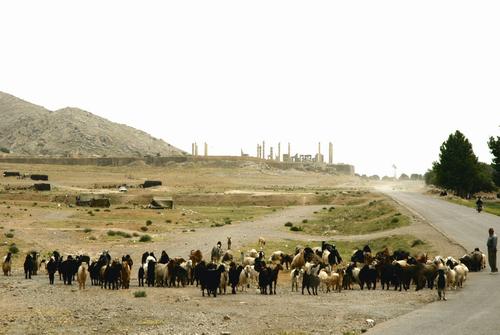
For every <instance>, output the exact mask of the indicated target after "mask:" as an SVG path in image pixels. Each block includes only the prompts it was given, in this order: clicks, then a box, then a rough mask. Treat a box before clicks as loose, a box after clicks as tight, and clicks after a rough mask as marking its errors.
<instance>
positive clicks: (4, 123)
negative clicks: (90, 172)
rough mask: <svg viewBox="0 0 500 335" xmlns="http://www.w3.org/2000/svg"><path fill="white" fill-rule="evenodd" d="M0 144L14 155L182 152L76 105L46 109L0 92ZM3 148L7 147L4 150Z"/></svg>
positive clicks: (0, 146)
mask: <svg viewBox="0 0 500 335" xmlns="http://www.w3.org/2000/svg"><path fill="white" fill-rule="evenodd" d="M0 119H1V122H0V148H3V149H2V151H7V150H9V151H10V152H11V153H13V154H16V155H47V156H86V157H91V156H113V157H124V156H129V157H130V156H141V157H142V156H145V155H153V156H155V155H158V154H159V155H161V156H178V155H184V154H185V152H183V151H182V150H180V149H178V148H175V147H173V146H171V145H170V144H168V143H166V142H165V141H163V140H160V139H157V138H154V137H152V136H150V135H149V134H147V133H145V132H143V131H140V130H137V129H134V128H132V127H129V126H126V125H123V124H118V123H114V122H111V121H109V120H106V119H104V118H102V117H99V116H96V115H93V114H91V113H89V112H86V111H83V110H81V109H78V108H70V107H67V108H63V109H59V110H56V111H49V110H47V109H45V108H43V107H41V106H37V105H34V104H31V103H29V102H27V101H24V100H21V99H19V98H16V97H14V96H12V95H9V94H6V93H2V92H0ZM5 149H7V150H5Z"/></svg>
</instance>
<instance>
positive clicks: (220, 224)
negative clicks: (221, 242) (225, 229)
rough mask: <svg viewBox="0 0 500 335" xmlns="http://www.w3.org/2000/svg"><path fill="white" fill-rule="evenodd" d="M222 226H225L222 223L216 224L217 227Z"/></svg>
mask: <svg viewBox="0 0 500 335" xmlns="http://www.w3.org/2000/svg"><path fill="white" fill-rule="evenodd" d="M222 226H223V224H222V223H216V224H215V227H222Z"/></svg>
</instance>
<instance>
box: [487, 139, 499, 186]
mask: <svg viewBox="0 0 500 335" xmlns="http://www.w3.org/2000/svg"><path fill="white" fill-rule="evenodd" d="M488 147H489V148H490V150H491V154H492V155H493V163H492V164H491V166H492V167H493V181H494V182H495V184H496V185H497V186H498V187H500V137H498V136H497V138H496V140H495V139H494V138H493V136H492V137H490V140H489V141H488Z"/></svg>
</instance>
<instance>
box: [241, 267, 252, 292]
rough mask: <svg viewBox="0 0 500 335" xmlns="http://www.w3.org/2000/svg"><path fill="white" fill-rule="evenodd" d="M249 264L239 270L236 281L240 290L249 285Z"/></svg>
mask: <svg viewBox="0 0 500 335" xmlns="http://www.w3.org/2000/svg"><path fill="white" fill-rule="evenodd" d="M251 270H252V269H251V267H250V265H246V266H245V267H244V268H243V270H242V271H241V272H240V278H239V281H238V286H239V287H240V288H241V291H245V290H246V288H247V287H250V272H251Z"/></svg>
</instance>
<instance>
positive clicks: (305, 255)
mask: <svg viewBox="0 0 500 335" xmlns="http://www.w3.org/2000/svg"><path fill="white" fill-rule="evenodd" d="M314 258H315V253H314V251H313V250H312V249H311V248H309V247H307V248H304V249H302V250H300V251H299V252H298V253H297V254H296V255H295V257H294V258H293V260H292V264H291V265H290V268H291V269H292V270H293V269H295V268H302V267H303V266H304V265H305V264H306V262H310V261H312V260H313V259H314Z"/></svg>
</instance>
